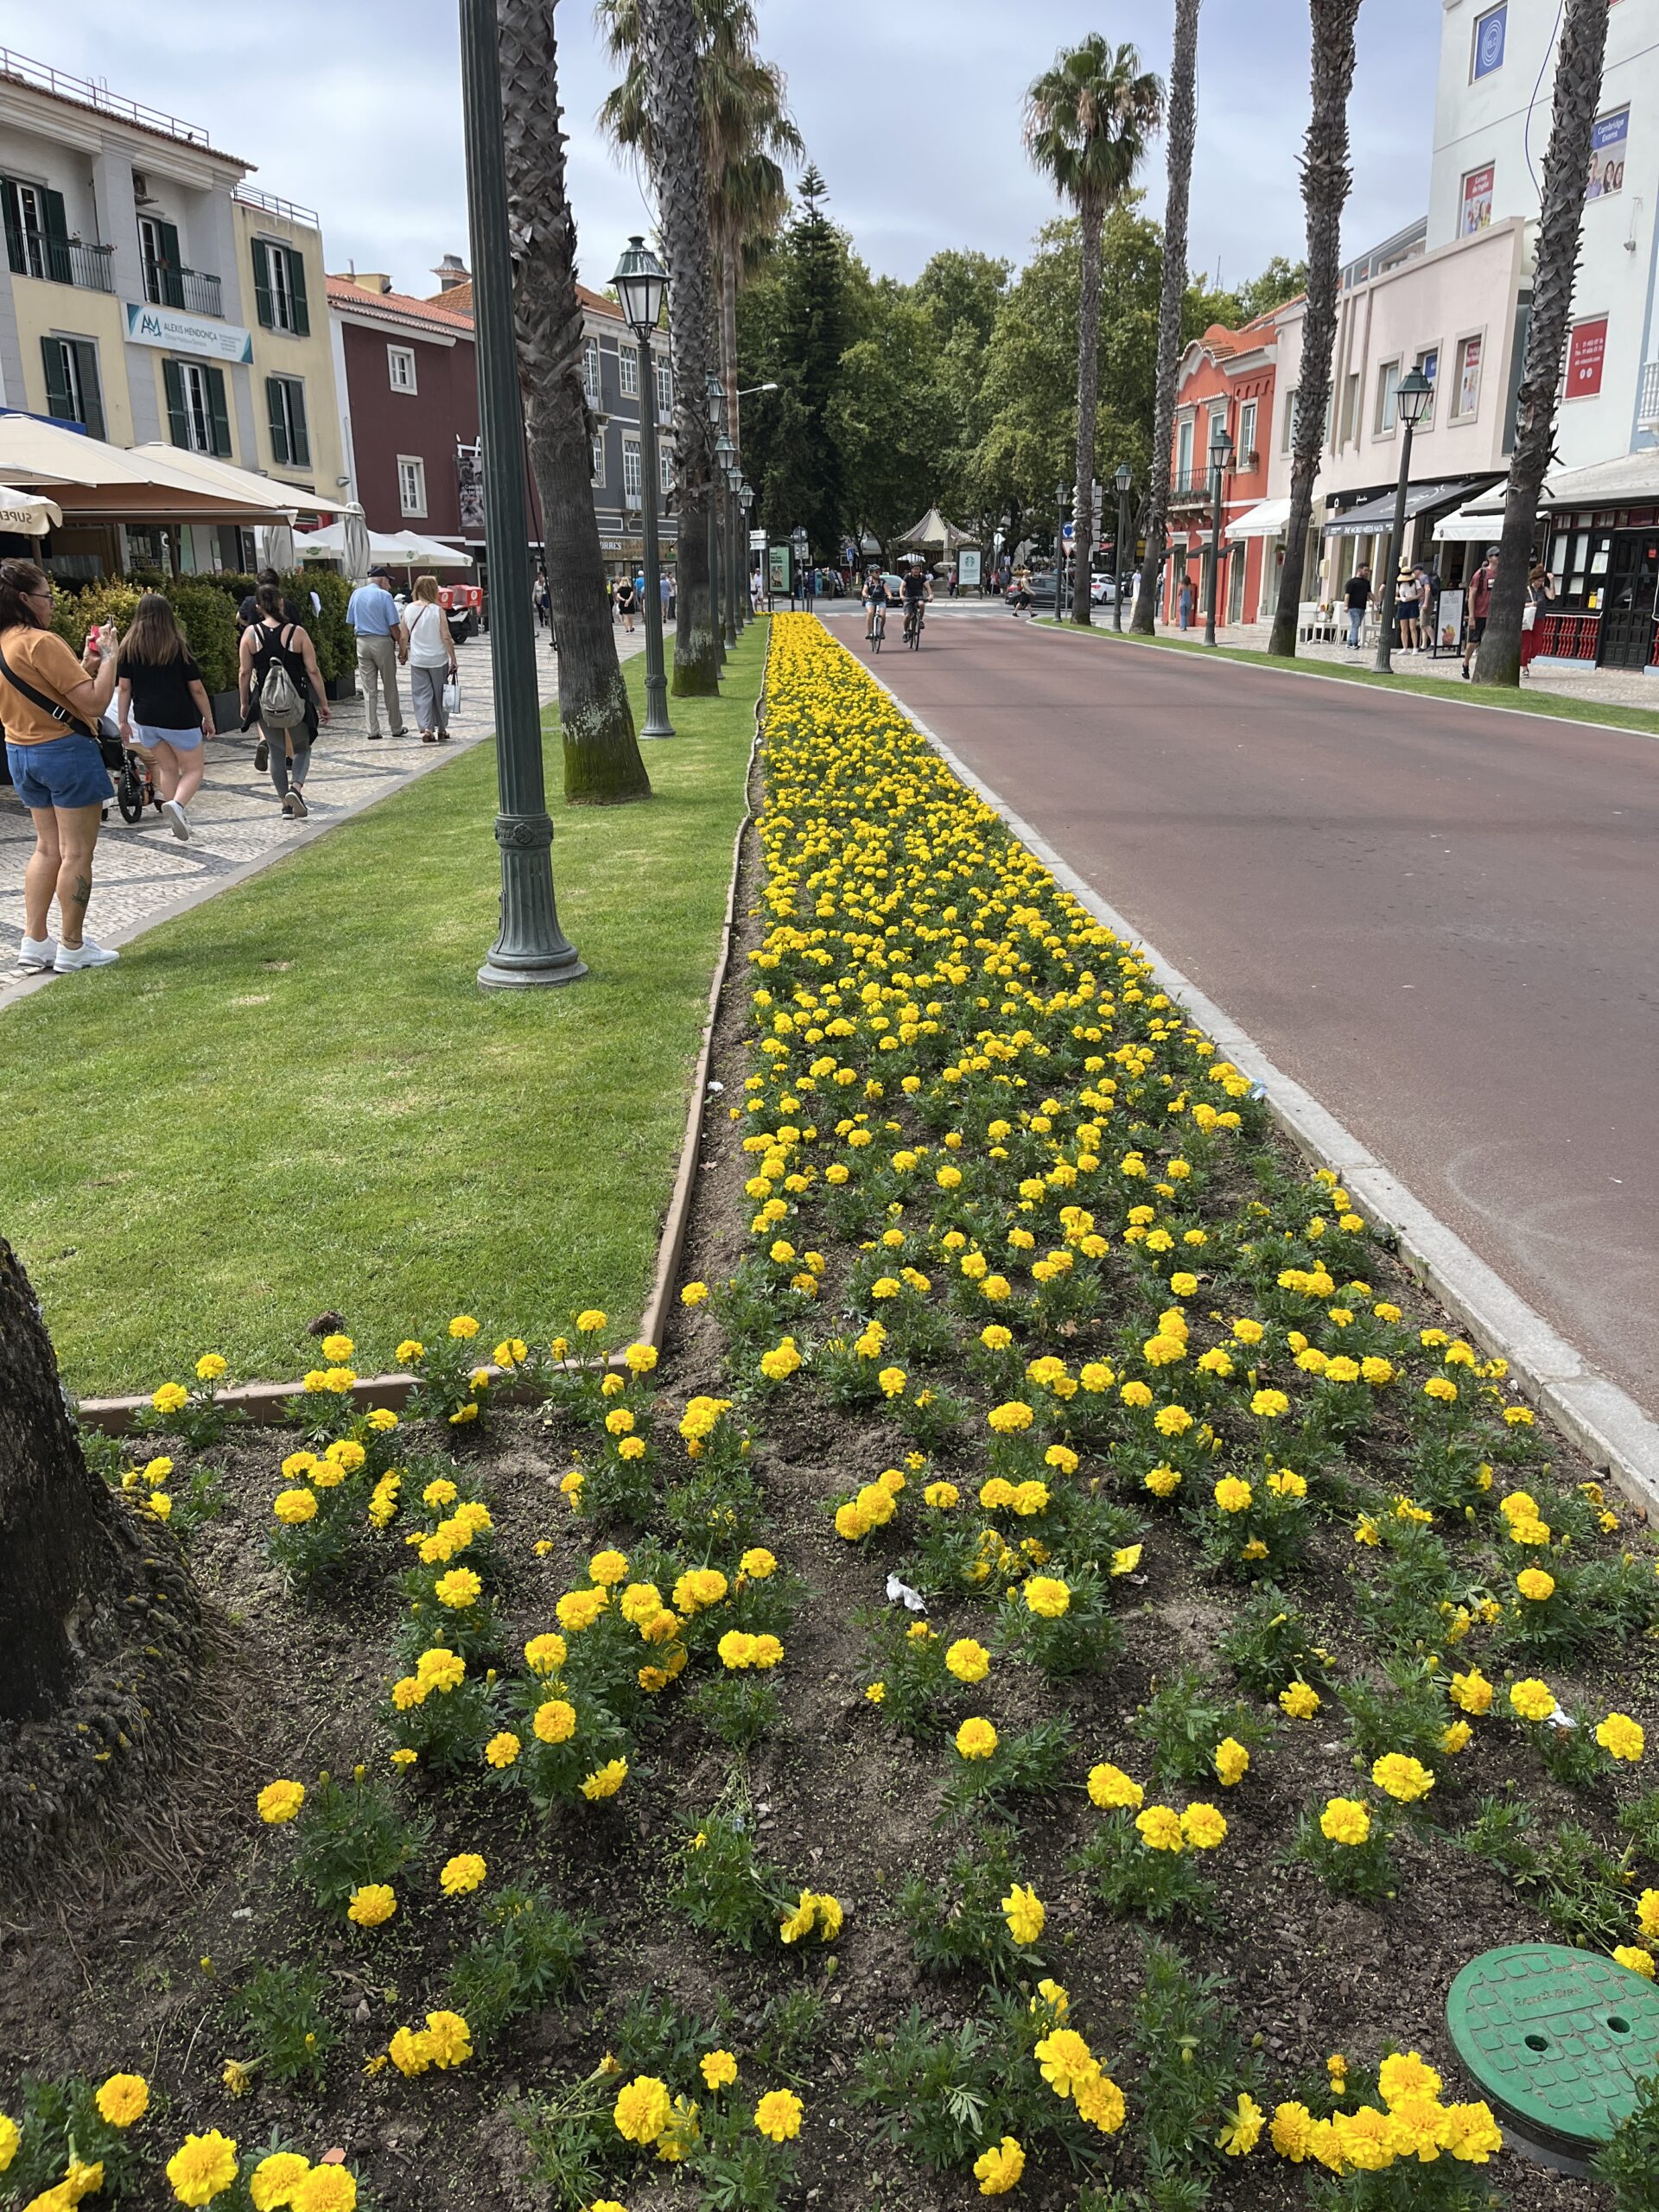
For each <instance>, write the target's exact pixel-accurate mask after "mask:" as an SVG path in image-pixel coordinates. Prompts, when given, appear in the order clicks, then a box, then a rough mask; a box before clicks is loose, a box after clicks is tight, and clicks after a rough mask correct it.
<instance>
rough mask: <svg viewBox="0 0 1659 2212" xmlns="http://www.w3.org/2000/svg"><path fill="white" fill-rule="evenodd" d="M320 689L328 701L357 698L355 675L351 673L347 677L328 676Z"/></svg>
mask: <svg viewBox="0 0 1659 2212" xmlns="http://www.w3.org/2000/svg"><path fill="white" fill-rule="evenodd" d="M322 688H323V690H324V692H325V694H326V695H327V696H328V697H329V698H330V699H355V698H356V696H357V677H356V673H355V671H353V673H352V674H351V675H349V676H330V677H327V678H326V679H325V680H324V683H323V687H322Z"/></svg>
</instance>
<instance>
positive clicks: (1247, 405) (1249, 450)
mask: <svg viewBox="0 0 1659 2212" xmlns="http://www.w3.org/2000/svg"><path fill="white" fill-rule="evenodd" d="M1254 453H1255V401H1254V400H1253V399H1247V400H1246V401H1245V402H1244V404H1243V406H1242V407H1241V408H1240V409H1239V410H1238V461H1239V466H1240V467H1245V466H1247V465H1248V464H1247V463H1246V462H1245V459H1244V456H1245V454H1254Z"/></svg>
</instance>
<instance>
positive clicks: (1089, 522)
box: [1054, 196, 1106, 630]
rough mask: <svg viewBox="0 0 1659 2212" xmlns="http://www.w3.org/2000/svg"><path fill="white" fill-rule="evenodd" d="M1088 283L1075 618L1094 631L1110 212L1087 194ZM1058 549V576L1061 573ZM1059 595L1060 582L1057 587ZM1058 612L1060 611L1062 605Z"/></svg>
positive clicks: (1081, 307) (1083, 301)
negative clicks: (1103, 300) (1104, 267)
mask: <svg viewBox="0 0 1659 2212" xmlns="http://www.w3.org/2000/svg"><path fill="white" fill-rule="evenodd" d="M1077 212H1078V214H1079V216H1080V217H1081V219H1082V220H1081V225H1080V227H1081V229H1082V232H1083V283H1082V287H1081V289H1080V291H1079V293H1078V296H1077V502H1076V505H1074V506H1073V508H1072V511H1071V620H1073V621H1074V622H1075V623H1076V624H1077V626H1078V627H1079V628H1080V629H1084V630H1086V629H1087V628H1088V627H1089V618H1090V615H1091V614H1092V613H1093V612H1094V609H1093V607H1091V606H1090V598H1089V587H1090V583H1091V582H1093V579H1094V573H1095V425H1096V422H1097V420H1098V418H1099V415H1100V233H1101V226H1102V225H1103V223H1104V221H1105V219H1106V210H1105V209H1104V207H1102V205H1101V204H1100V202H1099V200H1096V199H1094V198H1093V197H1092V196H1085V197H1084V201H1083V204H1082V206H1081V207H1079V209H1078V211H1077ZM1060 550H1061V549H1060V548H1058V547H1057V548H1056V549H1055V551H1056V558H1055V564H1054V567H1055V575H1056V577H1057V579H1058V575H1059V559H1058V555H1059V552H1060ZM1057 591H1058V583H1057ZM1054 611H1055V613H1056V614H1057V615H1058V613H1059V607H1058V601H1057V603H1056V606H1055V609H1054Z"/></svg>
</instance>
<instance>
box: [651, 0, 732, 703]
mask: <svg viewBox="0 0 1659 2212" xmlns="http://www.w3.org/2000/svg"><path fill="white" fill-rule="evenodd" d="M639 31H640V45H641V48H642V49H643V54H642V58H643V60H644V62H645V98H646V100H647V103H648V105H649V107H650V111H651V167H652V181H653V183H654V185H655V187H656V192H657V219H658V226H659V227H660V229H661V232H662V236H663V243H664V246H665V247H666V249H667V252H668V272H669V279H670V291H669V333H670V338H671V345H672V351H673V359H674V442H675V448H676V463H677V471H678V486H679V498H678V503H677V504H678V538H677V543H676V547H675V555H674V565H675V569H676V571H677V576H678V581H679V601H678V607H677V615H676V620H675V627H674V682H673V690H674V692H675V694H676V696H679V697H685V696H690V695H695V694H702V695H707V694H709V693H713V692H718V691H719V690H720V664H721V633H720V630H719V628H718V627H717V626H716V622H715V604H714V590H713V579H712V577H711V575H710V574H709V514H710V512H711V510H712V505H713V500H714V444H715V440H714V429H713V426H712V425H711V423H709V399H708V385H709V369H710V367H711V365H712V356H713V351H714V338H715V304H714V283H713V278H712V277H711V274H710V270H709V190H708V179H707V175H706V168H707V164H706V162H705V161H704V158H703V144H702V117H701V115H700V113H699V111H698V97H697V69H698V62H697V23H696V12H695V10H694V9H693V7H692V4H691V0H640V8H639Z"/></svg>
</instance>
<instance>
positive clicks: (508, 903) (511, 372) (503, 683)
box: [461, 0, 588, 988]
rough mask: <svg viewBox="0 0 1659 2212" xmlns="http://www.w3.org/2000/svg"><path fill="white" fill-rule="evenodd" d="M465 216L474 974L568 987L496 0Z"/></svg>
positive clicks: (478, 34) (476, 32)
mask: <svg viewBox="0 0 1659 2212" xmlns="http://www.w3.org/2000/svg"><path fill="white" fill-rule="evenodd" d="M461 101H462V107H463V110H464V116H465V126H466V146H467V222H468V225H469V227H470V229H471V232H472V241H473V282H474V298H475V302H476V309H475V312H476V316H477V343H478V397H479V413H480V423H479V442H480V446H481V448H482V459H483V463H484V517H485V531H486V537H487V538H488V541H489V550H490V590H491V595H492V597H493V600H494V602H495V607H496V614H497V619H496V620H495V622H494V623H493V626H492V629H493V635H492V637H491V639H490V645H491V653H490V661H491V670H492V677H491V681H492V683H493V689H494V693H495V760H496V776H497V779H498V786H499V794H500V796H499V803H498V807H497V812H496V817H495V842H496V843H497V844H498V845H499V848H500V850H501V924H500V927H499V930H498V931H497V932H496V938H495V943H494V944H493V945H492V946H491V948H490V953H489V957H488V958H487V959H486V962H485V963H484V965H483V966H482V967H481V968H480V969H479V971H478V980H479V982H480V983H483V984H485V985H486V986H488V987H489V988H508V987H522V986H524V985H526V984H531V983H574V982H575V980H576V978H577V977H578V976H585V975H586V974H587V972H588V970H587V969H586V968H585V967H584V966H583V964H582V961H581V959H580V958H579V957H578V956H577V952H576V949H575V945H573V944H571V943H570V942H569V938H567V937H566V936H565V934H564V932H563V930H562V929H561V928H560V927H559V911H558V906H557V902H556V899H555V898H554V895H553V818H552V817H551V816H550V814H549V812H548V810H547V784H546V779H545V776H544V772H543V753H542V713H541V706H540V702H538V700H537V696H536V643H535V636H534V632H533V631H532V629H531V615H530V604H531V569H530V514H529V509H528V507H527V505H526V503H525V499H524V415H523V410H522V408H521V405H520V400H519V391H518V348H517V345H516V341H515V340H514V335H513V324H512V257H511V254H510V251H509V249H508V243H507V170H506V160H505V154H504V152H503V149H502V142H501V58H500V51H499V47H498V44H497V34H496V15H495V0H461Z"/></svg>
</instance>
